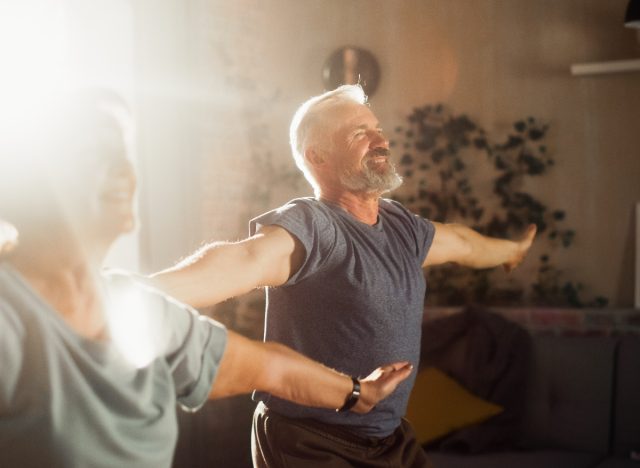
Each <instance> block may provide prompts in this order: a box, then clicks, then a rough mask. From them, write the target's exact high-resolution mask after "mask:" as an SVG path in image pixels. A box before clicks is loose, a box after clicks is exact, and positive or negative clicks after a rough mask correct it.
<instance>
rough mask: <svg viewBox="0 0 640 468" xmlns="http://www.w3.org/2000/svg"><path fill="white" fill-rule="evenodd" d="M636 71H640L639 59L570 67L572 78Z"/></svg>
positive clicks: (576, 64) (575, 64) (578, 64)
mask: <svg viewBox="0 0 640 468" xmlns="http://www.w3.org/2000/svg"><path fill="white" fill-rule="evenodd" d="M638 71H640V59H631V60H611V61H608V62H592V63H574V64H573V65H571V74H572V75H574V76H584V75H604V74H608V73H628V72H638Z"/></svg>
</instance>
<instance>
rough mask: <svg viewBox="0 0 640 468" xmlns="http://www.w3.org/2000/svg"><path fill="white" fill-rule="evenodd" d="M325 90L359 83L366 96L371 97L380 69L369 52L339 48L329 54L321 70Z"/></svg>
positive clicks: (352, 48) (353, 48) (347, 47)
mask: <svg viewBox="0 0 640 468" xmlns="http://www.w3.org/2000/svg"><path fill="white" fill-rule="evenodd" d="M322 80H323V82H324V86H325V88H326V89H334V88H337V87H338V86H340V85H343V84H357V83H359V84H360V85H361V86H362V88H363V89H364V92H365V93H366V94H367V96H371V95H373V93H374V92H375V91H376V88H377V87H378V82H379V80H380V67H379V66H378V61H377V60H376V58H375V57H374V56H373V54H372V53H371V52H369V51H368V50H365V49H361V48H359V47H351V46H346V47H341V48H340V49H338V50H336V51H335V52H333V53H332V54H331V56H330V57H329V58H328V59H327V61H326V62H325V63H324V67H323V68H322Z"/></svg>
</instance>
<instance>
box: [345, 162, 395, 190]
mask: <svg viewBox="0 0 640 468" xmlns="http://www.w3.org/2000/svg"><path fill="white" fill-rule="evenodd" d="M340 182H342V185H344V186H345V187H346V188H348V189H349V190H351V191H353V192H365V193H371V192H377V193H380V194H383V193H386V192H390V191H392V190H395V189H397V188H398V187H400V185H402V177H400V175H399V174H398V173H397V172H396V167H395V166H394V165H393V164H391V163H389V168H388V170H386V171H385V172H383V173H379V172H377V171H375V170H373V169H371V168H370V167H369V166H368V165H367V163H365V164H364V168H363V170H362V171H361V172H358V173H353V172H347V173H345V174H342V175H341V177H340Z"/></svg>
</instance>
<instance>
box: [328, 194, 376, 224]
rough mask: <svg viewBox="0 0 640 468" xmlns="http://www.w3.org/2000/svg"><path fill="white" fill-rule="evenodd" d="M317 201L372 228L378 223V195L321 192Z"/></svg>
mask: <svg viewBox="0 0 640 468" xmlns="http://www.w3.org/2000/svg"><path fill="white" fill-rule="evenodd" d="M319 199H320V200H323V201H326V202H328V203H331V204H333V205H337V206H339V207H340V208H342V209H343V210H345V211H347V212H348V213H349V214H351V215H352V216H353V217H354V218H356V219H357V220H358V221H360V222H362V223H365V224H368V225H370V226H373V225H374V224H376V223H377V222H378V208H379V200H380V194H379V193H371V192H368V193H362V192H357V193H354V192H347V191H341V192H328V191H323V192H321V194H320V196H319Z"/></svg>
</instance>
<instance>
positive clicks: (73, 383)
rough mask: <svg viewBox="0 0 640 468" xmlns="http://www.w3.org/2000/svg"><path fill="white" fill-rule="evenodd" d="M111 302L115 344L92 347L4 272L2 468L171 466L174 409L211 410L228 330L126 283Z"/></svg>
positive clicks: (115, 278)
mask: <svg viewBox="0 0 640 468" xmlns="http://www.w3.org/2000/svg"><path fill="white" fill-rule="evenodd" d="M104 296H105V298H106V301H107V304H108V305H107V307H106V310H107V318H108V323H109V329H110V333H111V339H110V340H109V341H108V342H106V341H105V342H98V341H92V340H88V339H85V338H83V337H81V336H80V335H78V334H77V333H75V332H74V331H73V330H72V329H71V328H70V327H69V326H67V324H66V323H65V322H64V321H63V320H62V318H61V317H60V316H59V315H58V313H57V312H56V311H54V310H53V309H52V308H51V307H50V306H49V305H48V304H46V303H45V302H44V301H43V300H42V299H41V298H40V297H39V296H38V295H37V294H36V293H35V291H34V290H33V289H32V288H31V287H30V285H29V284H28V283H27V282H26V281H25V280H24V279H23V278H22V277H21V276H20V274H19V273H18V272H16V271H15V270H14V269H12V268H11V267H10V266H9V265H6V264H0V466H2V467H5V466H6V467H21V468H23V467H24V468H26V467H48V468H49V467H64V468H69V467H115V466H126V467H148V468H157V467H169V466H171V462H172V459H173V452H174V449H175V444H176V440H177V421H176V412H175V409H176V402H178V403H179V404H180V405H182V406H183V407H184V408H185V409H189V410H195V409H197V408H199V406H201V405H202V404H203V403H204V402H205V400H206V398H207V396H208V394H209V391H210V389H211V386H212V383H213V380H214V378H215V375H216V372H217V370H218V365H219V363H220V359H221V357H222V354H223V352H224V348H225V345H226V330H225V329H224V327H222V326H221V325H220V324H218V323H217V322H214V321H212V320H210V319H207V318H205V317H202V316H199V315H198V314H197V312H195V311H194V310H192V309H190V308H189V307H187V306H185V305H183V304H179V303H178V302H175V301H173V300H171V299H169V298H167V297H166V296H164V295H162V294H161V293H159V292H157V291H155V290H153V289H152V288H148V287H145V286H142V285H140V284H136V283H135V282H134V281H133V280H132V279H131V278H129V277H127V276H125V275H121V274H113V275H106V276H105V281H104Z"/></svg>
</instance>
